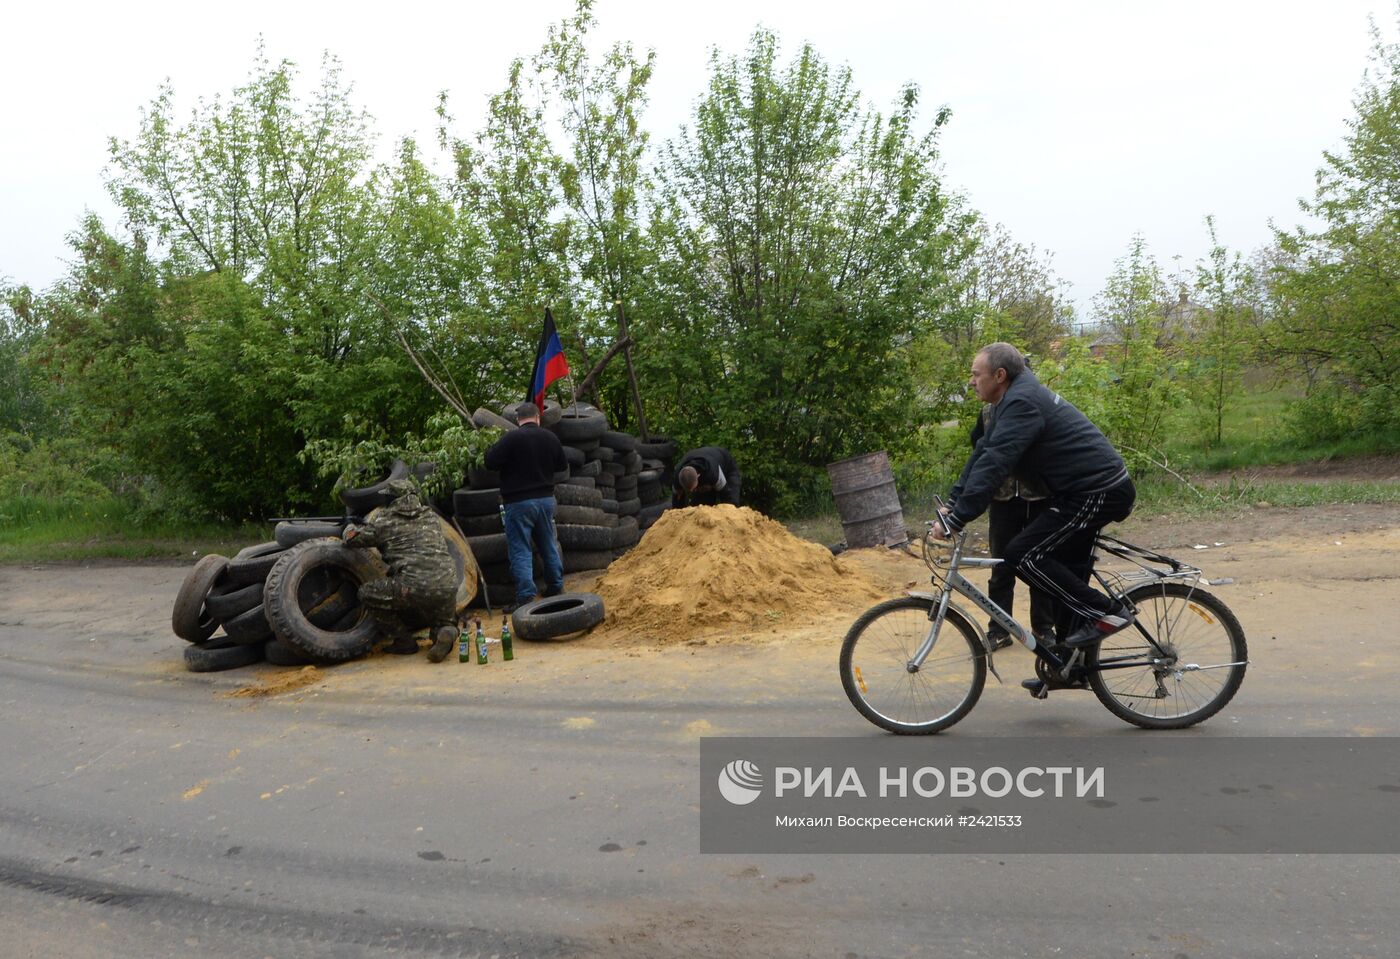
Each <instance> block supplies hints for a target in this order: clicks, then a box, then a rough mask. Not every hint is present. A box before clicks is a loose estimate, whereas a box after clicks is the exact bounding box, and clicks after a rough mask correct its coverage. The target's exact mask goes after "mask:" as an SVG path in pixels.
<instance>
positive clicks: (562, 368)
mask: <svg viewBox="0 0 1400 959" xmlns="http://www.w3.org/2000/svg"><path fill="white" fill-rule="evenodd" d="M568 375H569V361H568V360H566V359H565V358H564V347H563V345H562V344H561V343H560V342H559V331H558V330H557V329H555V328H554V314H553V313H551V312H549V309H548V308H546V309H545V311H544V329H543V330H541V331H540V345H539V349H537V350H535V371H534V373H532V374H531V376H530V392H529V393H528V394H527V395H526V397H525V399H526V400H527V401H528V402H531V403H534V404H535V405H536V406H538V407H539V408H540V409H544V391H545V390H547V389H549V384H551V383H553V382H554V381H555V380H557V379H560V378H561V377H565V376H568Z"/></svg>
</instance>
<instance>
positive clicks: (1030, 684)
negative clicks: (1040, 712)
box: [1021, 679, 1050, 699]
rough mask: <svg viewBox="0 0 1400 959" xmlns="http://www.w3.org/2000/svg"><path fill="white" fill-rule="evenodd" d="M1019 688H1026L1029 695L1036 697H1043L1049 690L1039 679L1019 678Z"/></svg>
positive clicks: (1047, 694)
mask: <svg viewBox="0 0 1400 959" xmlns="http://www.w3.org/2000/svg"><path fill="white" fill-rule="evenodd" d="M1021 688H1022V689H1025V690H1028V691H1029V692H1030V694H1031V696H1033V697H1034V698H1036V699H1044V698H1045V697H1046V696H1049V695H1050V690H1049V689H1048V688H1047V687H1046V685H1045V683H1044V682H1043V681H1042V680H1039V679H1023V680H1021Z"/></svg>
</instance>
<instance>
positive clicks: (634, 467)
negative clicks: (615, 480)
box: [622, 450, 642, 476]
mask: <svg viewBox="0 0 1400 959" xmlns="http://www.w3.org/2000/svg"><path fill="white" fill-rule="evenodd" d="M622 465H623V466H624V467H626V468H627V475H628V476H636V475H637V474H638V473H640V472H641V471H642V454H641V453H638V452H637V451H636V450H633V451H632V452H630V453H628V454H627V455H626V456H624V457H623V458H622Z"/></svg>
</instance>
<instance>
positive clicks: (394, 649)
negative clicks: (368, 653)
mask: <svg viewBox="0 0 1400 959" xmlns="http://www.w3.org/2000/svg"><path fill="white" fill-rule="evenodd" d="M384 652H386V653H393V654H394V655H395V656H413V655H416V654H417V653H418V640H416V639H414V638H413V637H412V636H400V637H399V638H398V639H396V640H394V641H393V642H392V643H390V644H389V645H388V646H385V647H384Z"/></svg>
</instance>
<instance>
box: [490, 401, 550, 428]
mask: <svg viewBox="0 0 1400 959" xmlns="http://www.w3.org/2000/svg"><path fill="white" fill-rule="evenodd" d="M519 409H520V404H519V403H507V404H506V405H505V406H503V407H501V416H502V417H504V418H505V419H508V420H510V421H511V422H512V423H515V424H516V425H517V426H518V425H519V422H518V420H517V419H516V413H517V412H518V411H519ZM563 415H564V408H563V407H562V406H560V405H559V404H558V403H556V402H555V401H554V400H545V401H544V409H542V410H540V425H541V426H543V427H544V428H545V429H549V428H550V427H551V426H553V425H554V424H555V423H558V422H559V420H560V418H561V417H562V416H563Z"/></svg>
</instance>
